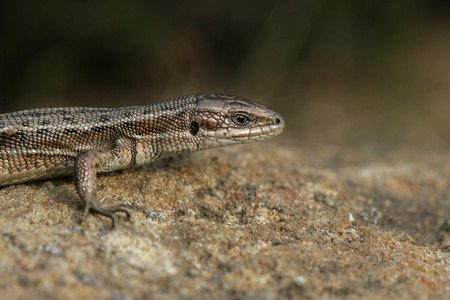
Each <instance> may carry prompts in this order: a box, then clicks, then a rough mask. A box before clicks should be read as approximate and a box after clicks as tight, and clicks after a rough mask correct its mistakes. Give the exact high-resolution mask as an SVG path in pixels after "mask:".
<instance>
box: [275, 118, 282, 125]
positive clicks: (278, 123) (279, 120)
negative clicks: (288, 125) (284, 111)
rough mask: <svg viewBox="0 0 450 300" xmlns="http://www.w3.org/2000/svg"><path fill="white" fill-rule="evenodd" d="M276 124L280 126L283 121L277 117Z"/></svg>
mask: <svg viewBox="0 0 450 300" xmlns="http://www.w3.org/2000/svg"><path fill="white" fill-rule="evenodd" d="M275 123H277V125H280V124H281V119H280V118H279V117H275Z"/></svg>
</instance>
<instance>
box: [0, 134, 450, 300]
mask: <svg viewBox="0 0 450 300" xmlns="http://www.w3.org/2000/svg"><path fill="white" fill-rule="evenodd" d="M448 157H450V156H449V155H448V153H436V152H433V153H431V152H426V151H416V152H414V151H412V150H408V151H406V150H402V151H391V152H389V153H384V154H374V153H370V152H368V151H364V150H358V149H356V150H355V149H343V148H332V147H302V146H297V145H290V144H286V143H284V144H283V141H282V140H281V142H279V141H278V140H273V141H267V142H262V143H257V144H252V145H242V146H236V147H229V148H224V149H216V150H211V151H207V152H202V153H193V154H186V155H183V156H180V157H176V158H171V159H166V160H162V161H158V162H155V163H153V164H151V165H148V166H145V167H140V168H134V169H130V170H125V171H122V172H116V173H110V174H105V175H101V176H100V178H99V196H100V197H102V196H104V197H105V198H104V201H105V202H107V203H108V202H110V203H112V202H117V201H125V202H126V203H127V204H129V205H130V209H131V210H132V211H133V217H132V219H131V221H127V220H126V218H124V217H120V218H119V221H120V222H119V226H118V227H117V228H116V229H114V230H109V226H110V220H109V219H107V218H104V217H101V216H98V215H93V214H90V215H89V216H88V218H87V219H86V220H85V222H84V223H82V224H81V225H80V224H79V220H80V218H81V216H82V212H83V210H82V209H83V207H82V204H81V201H80V200H79V199H78V198H77V196H76V193H75V189H74V186H73V184H72V181H71V179H70V178H61V179H55V180H50V181H42V182H34V183H29V184H22V185H17V186H10V187H4V188H2V189H1V190H0V228H1V239H0V278H1V280H0V296H1V297H0V298H1V299H36V298H40V299H82V298H94V299H143V298H145V299H149V298H152V299H167V298H169V299H170V298H183V299H210V298H215V299H219V298H220V299H243V298H259V299H280V298H324V299H360V298H372V299H385V298H388V299H396V298H404V299H423V298H426V296H431V297H433V298H441V299H444V298H446V297H450V200H449V195H450V161H449V159H448ZM447 299H448V298H447Z"/></svg>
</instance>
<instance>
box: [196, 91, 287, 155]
mask: <svg viewBox="0 0 450 300" xmlns="http://www.w3.org/2000/svg"><path fill="white" fill-rule="evenodd" d="M196 98H197V99H198V100H197V109H196V111H195V112H194V115H193V116H192V120H191V124H190V132H191V134H192V135H194V136H198V137H201V138H200V139H199V140H200V144H199V148H201V149H207V148H215V147H221V146H227V145H233V144H241V143H249V142H255V141H260V140H263V139H266V138H270V137H273V136H276V135H278V134H280V133H281V132H282V131H283V128H284V125H285V123H284V119H283V117H282V116H281V115H280V114H278V113H276V112H274V111H273V110H271V109H269V108H267V107H265V106H263V105H261V104H258V103H254V102H251V101H248V100H245V99H243V98H239V97H235V96H228V95H218V94H199V95H196Z"/></svg>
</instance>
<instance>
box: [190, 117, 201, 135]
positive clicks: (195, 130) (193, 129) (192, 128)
mask: <svg viewBox="0 0 450 300" xmlns="http://www.w3.org/2000/svg"><path fill="white" fill-rule="evenodd" d="M199 130H200V125H199V124H198V123H197V122H195V121H192V122H191V126H190V127H189V131H190V132H191V134H192V135H193V136H196V135H197V133H198V131H199Z"/></svg>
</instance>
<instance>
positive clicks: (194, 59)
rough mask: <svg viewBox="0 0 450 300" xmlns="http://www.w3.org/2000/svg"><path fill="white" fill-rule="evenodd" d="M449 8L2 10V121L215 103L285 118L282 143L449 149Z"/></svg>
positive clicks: (124, 0)
mask: <svg viewBox="0 0 450 300" xmlns="http://www.w3.org/2000/svg"><path fill="white" fill-rule="evenodd" d="M449 3H450V1H448V0H440V1H439V0H431V1H414V0H409V1H407V0H404V1H401V0H391V1H363V0H349V1H335V0H303V1H293V0H291V1H288V0H282V1H274V0H249V1H237V0H219V1H206V0H198V1H154V2H153V3H152V2H150V1H142V0H141V1H139V0H108V1H55V0H54V1H51V0H49V1H30V0H22V1H16V0H13V1H12V0H7V1H5V0H3V1H2V2H0V101H1V102H0V103H1V105H0V113H4V112H9V111H14V110H21V109H27V108H34V107H45V106H103V107H114V106H126V105H140V104H147V103H151V102H156V101H160V100H165V99H168V98H171V97H176V96H181V95H184V94H189V93H198V92H218V93H230V94H236V95H240V96H243V97H245V98H249V99H252V100H255V101H258V102H261V103H264V104H267V105H269V106H271V107H273V108H274V109H275V110H277V111H279V112H280V113H282V114H283V115H284V116H285V118H286V122H287V127H286V133H285V134H283V136H284V139H285V141H286V140H290V141H294V142H295V143H298V144H324V145H350V146H363V147H366V146H368V147H375V148H376V147H379V148H385V147H388V148H389V147H398V146H407V147H410V146H411V147H413V146H414V147H425V148H427V147H429V148H441V147H448V146H449V145H450V143H449V142H448V141H447V140H448V137H449V131H450V122H449V116H450V5H449ZM280 141H282V139H280Z"/></svg>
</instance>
